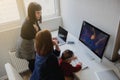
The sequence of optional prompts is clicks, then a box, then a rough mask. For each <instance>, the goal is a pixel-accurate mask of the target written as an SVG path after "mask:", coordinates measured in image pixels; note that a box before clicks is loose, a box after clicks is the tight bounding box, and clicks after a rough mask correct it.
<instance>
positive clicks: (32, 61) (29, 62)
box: [27, 59, 35, 72]
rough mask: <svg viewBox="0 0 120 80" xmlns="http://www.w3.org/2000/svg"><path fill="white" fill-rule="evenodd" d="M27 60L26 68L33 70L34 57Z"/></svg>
mask: <svg viewBox="0 0 120 80" xmlns="http://www.w3.org/2000/svg"><path fill="white" fill-rule="evenodd" d="M27 61H28V68H29V70H30V71H31V72H33V70H34V64H35V59H31V60H27Z"/></svg>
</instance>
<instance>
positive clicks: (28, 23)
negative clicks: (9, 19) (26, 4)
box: [23, 18, 32, 26]
mask: <svg viewBox="0 0 120 80" xmlns="http://www.w3.org/2000/svg"><path fill="white" fill-rule="evenodd" d="M26 25H32V23H31V21H30V20H29V19H28V18H26V19H25V20H24V22H23V26H26Z"/></svg>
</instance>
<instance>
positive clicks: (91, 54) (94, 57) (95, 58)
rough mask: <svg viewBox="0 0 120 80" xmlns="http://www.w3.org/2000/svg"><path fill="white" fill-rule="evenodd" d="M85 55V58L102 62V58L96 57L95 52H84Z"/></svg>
mask: <svg viewBox="0 0 120 80" xmlns="http://www.w3.org/2000/svg"><path fill="white" fill-rule="evenodd" d="M86 56H87V58H88V59H89V60H90V61H96V62H99V63H101V62H102V59H100V58H99V57H97V56H96V55H95V54H93V53H91V52H90V53H86Z"/></svg>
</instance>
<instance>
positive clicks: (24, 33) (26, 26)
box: [20, 19, 41, 40]
mask: <svg viewBox="0 0 120 80" xmlns="http://www.w3.org/2000/svg"><path fill="white" fill-rule="evenodd" d="M36 24H37V26H38V29H39V30H41V29H40V27H39V25H38V23H37V22H36ZM36 33H37V32H36V30H35V29H34V27H33V23H32V22H31V21H30V20H29V19H26V20H25V22H24V23H23V25H22V28H21V34H20V35H21V37H22V38H23V39H27V40H31V39H34V38H35V35H36Z"/></svg>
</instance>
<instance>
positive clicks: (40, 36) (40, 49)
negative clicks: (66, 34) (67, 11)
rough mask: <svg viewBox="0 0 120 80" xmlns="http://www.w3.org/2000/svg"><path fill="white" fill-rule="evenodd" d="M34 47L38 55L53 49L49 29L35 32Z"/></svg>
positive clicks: (43, 54)
mask: <svg viewBox="0 0 120 80" xmlns="http://www.w3.org/2000/svg"><path fill="white" fill-rule="evenodd" d="M35 48H36V52H37V53H38V54H39V55H42V56H45V55H46V54H48V53H51V52H52V51H53V42H52V36H51V33H50V31H48V30H42V31H39V32H38V33H37V34H36V37H35Z"/></svg>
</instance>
